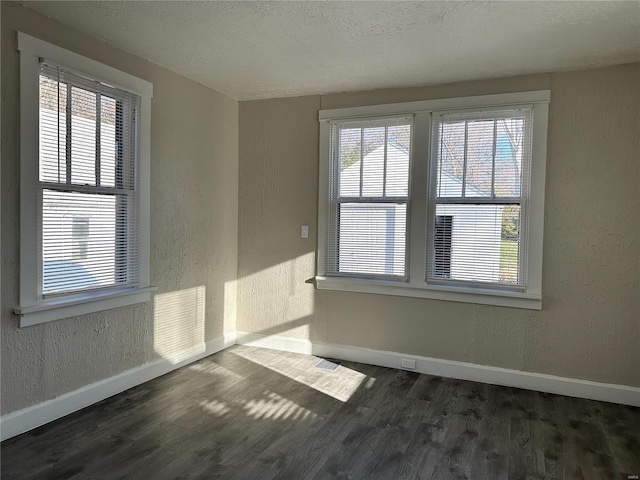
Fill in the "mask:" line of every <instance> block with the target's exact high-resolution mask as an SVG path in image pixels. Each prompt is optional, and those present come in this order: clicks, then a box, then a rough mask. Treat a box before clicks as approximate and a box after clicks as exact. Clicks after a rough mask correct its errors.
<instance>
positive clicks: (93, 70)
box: [14, 32, 156, 327]
mask: <svg viewBox="0 0 640 480" xmlns="http://www.w3.org/2000/svg"><path fill="white" fill-rule="evenodd" d="M18 50H19V51H20V300H19V306H18V307H16V308H14V312H15V313H16V314H18V315H19V316H20V326H21V327H25V326H29V325H35V324H39V323H44V322H49V321H53V320H58V319H62V318H68V317H72V316H77V315H83V314H87V313H92V312H97V311H101V310H107V309H111V308H116V307H122V306H126V305H132V304H135V303H141V302H148V301H149V300H150V299H151V292H152V291H154V290H155V289H156V288H155V287H154V286H152V285H151V284H150V273H149V264H150V156H151V98H152V96H153V84H151V83H150V82H147V81H146V80H142V79H140V78H137V77H134V76H133V75H130V74H128V73H125V72H122V71H120V70H117V69H115V68H112V67H109V66H107V65H104V64H102V63H99V62H96V61H95V60H91V59H89V58H87V57H83V56H82V55H78V54H77V53H74V52H71V51H69V50H65V49H63V48H60V47H58V46H56V45H52V44H50V43H48V42H45V41H43V40H40V39H37V38H34V37H31V36H29V35H26V34H24V33H22V32H18ZM41 59H45V60H46V61H48V62H53V63H55V64H59V65H63V66H64V67H65V68H67V69H70V70H72V71H77V72H79V73H81V74H84V75H87V76H89V77H91V78H94V79H96V80H99V81H101V82H104V83H107V84H108V85H111V86H113V87H116V88H119V89H121V90H126V91H128V92H132V93H135V94H137V95H139V96H140V111H139V131H138V139H139V141H138V151H137V159H136V169H137V181H138V184H137V188H138V190H139V203H138V206H139V212H138V219H139V224H138V228H139V231H138V233H139V237H138V241H139V245H138V248H139V252H140V253H139V254H140V273H139V278H140V286H139V287H135V288H132V287H127V288H115V289H114V288H113V287H111V288H105V289H104V290H96V291H93V292H82V293H77V294H72V293H70V294H69V295H61V296H56V297H55V298H53V299H46V298H43V297H42V293H41V290H42V288H41V285H40V282H41V278H40V273H39V272H40V265H41V264H42V252H41V247H40V245H41V244H40V238H41V235H42V225H41V223H42V220H41V218H42V200H41V198H40V195H39V191H40V189H39V140H38V139H39V73H40V60H41Z"/></svg>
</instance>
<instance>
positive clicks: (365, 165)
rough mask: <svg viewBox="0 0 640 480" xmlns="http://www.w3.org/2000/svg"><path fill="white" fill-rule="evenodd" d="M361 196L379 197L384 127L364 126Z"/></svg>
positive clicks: (381, 190) (382, 165) (382, 167)
mask: <svg viewBox="0 0 640 480" xmlns="http://www.w3.org/2000/svg"><path fill="white" fill-rule="evenodd" d="M363 140H364V143H363V149H362V155H363V157H362V196H363V197H381V196H382V192H383V188H382V183H383V180H384V157H385V128H384V127H375V128H364V129H363Z"/></svg>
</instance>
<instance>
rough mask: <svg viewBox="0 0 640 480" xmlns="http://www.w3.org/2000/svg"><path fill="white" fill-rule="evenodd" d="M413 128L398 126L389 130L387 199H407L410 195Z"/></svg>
mask: <svg viewBox="0 0 640 480" xmlns="http://www.w3.org/2000/svg"><path fill="white" fill-rule="evenodd" d="M410 149H411V126H410V125H397V126H392V127H388V128H387V171H386V189H385V195H386V196H387V197H406V196H407V195H408V194H409V152H410Z"/></svg>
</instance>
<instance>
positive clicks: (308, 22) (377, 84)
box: [24, 1, 640, 100]
mask: <svg viewBox="0 0 640 480" xmlns="http://www.w3.org/2000/svg"><path fill="white" fill-rule="evenodd" d="M24 4H25V5H26V6H28V7H30V8H33V9H35V10H38V11H40V12H42V13H44V14H46V15H48V16H50V17H52V18H54V19H56V20H59V21H60V22H62V23H64V24H67V25H70V26H72V27H74V28H76V29H78V30H80V31H83V32H86V33H88V34H90V35H92V36H94V37H97V38H100V39H102V40H105V41H106V42H108V43H110V44H112V45H115V46H116V47H119V48H121V49H123V50H126V51H128V52H131V53H133V54H135V55H138V56H140V57H143V58H145V59H148V60H149V61H151V62H153V63H157V64H159V65H162V66H164V67H167V68H169V69H171V70H173V71H175V72H178V73H181V74H183V75H185V76H187V77H189V78H191V79H193V80H196V81H198V82H200V83H202V84H204V85H207V86H209V87H211V88H213V89H215V90H217V91H219V92H221V93H224V94H226V95H229V96H231V97H233V98H236V99H239V100H247V99H256V98H273V97H285V96H296V95H307V94H319V93H334V92H344V91H353V90H370V89H378V88H389V87H406V86H415V85H427V84H434V83H445V82H453V81H460V80H472V79H481V78H494V77H503V76H509V75H515V74H525V73H540V72H549V71H558V70H570V69H578V68H586V67H595V66H603V65H611V64H618V63H627V62H634V61H640V2H638V1H635V2H591V1H587V2H565V1H553V2H516V1H512V2H452V1H448V2H404V1H403V2H363V1H354V2H347V1H340V2H334V1H322V2H311V1H304V2H240V1H235V2H217V1H210V2H191V1H189V2H165V1H162V2H149V1H141V2H132V1H128V2H115V1H85V2H66V1H63V2H50V1H38V2H24Z"/></svg>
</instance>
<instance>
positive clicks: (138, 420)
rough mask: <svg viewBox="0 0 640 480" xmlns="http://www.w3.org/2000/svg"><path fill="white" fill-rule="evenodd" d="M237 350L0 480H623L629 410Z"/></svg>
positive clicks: (7, 454) (157, 386)
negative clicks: (326, 366)
mask: <svg viewBox="0 0 640 480" xmlns="http://www.w3.org/2000/svg"><path fill="white" fill-rule="evenodd" d="M317 361H318V359H317V358H316V357H312V356H308V355H298V354H291V353H283V352H277V351H274V350H267V349H258V348H249V347H242V346H235V347H233V348H230V349H228V350H225V351H224V352H220V353H218V354H216V355H212V356H210V357H208V358H205V359H203V360H201V361H199V362H197V363H194V364H192V365H189V366H187V367H184V368H181V369H180V370H177V371H175V372H172V373H170V374H168V375H165V376H163V377H160V378H157V379H155V380H152V381H150V382H148V383H145V384H144V385H140V386H138V387H136V388H133V389H131V390H128V391H126V392H124V393H122V394H120V395H117V396H115V397H112V398H109V399H107V400H104V401H102V402H100V403H98V404H96V405H93V406H91V407H89V408H86V409H84V410H82V411H80V412H77V413H74V414H72V415H69V416H67V417H65V418H62V419H60V420H58V421H56V422H52V423H50V424H48V425H45V426H43V427H40V428H38V429H36V430H33V431H31V432H28V433H26V434H23V435H21V436H19V437H16V438H13V439H10V440H7V441H5V442H3V443H2V445H1V447H0V448H1V451H0V453H1V461H2V479H5V480H17V479H20V480H30V479H47V480H54V479H64V480H69V479H73V480H81V479H82V480H85V479H100V480H111V479H114V480H115V479H152V480H164V479H181V480H187V479H212V480H213V479H225V480H226V479H247V480H275V479H282V480H297V479H356V480H358V479H415V480H418V479H422V480H444V479H491V480H494V479H495V480H499V479H510V480H511V479H620V478H622V479H625V480H627V479H628V478H633V477H632V476H633V475H639V474H640V409H637V408H631V407H624V406H620V405H614V404H608V403H602V402H595V401H589V400H581V399H575V398H569V397H562V396H558V395H547V394H542V393H537V392H531V391H526V390H518V389H513V388H505V387H497V386H491V385H485V384H481V383H474V382H466V381H460V380H453V379H447V378H440V377H434V376H429V375H420V374H416V373H412V372H406V371H399V370H392V369H388V368H382V367H375V366H371V365H364V364H358V363H350V362H344V363H342V365H341V366H340V367H338V368H337V369H336V370H334V371H327V370H321V369H318V368H315V367H314V365H315V363H317Z"/></svg>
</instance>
